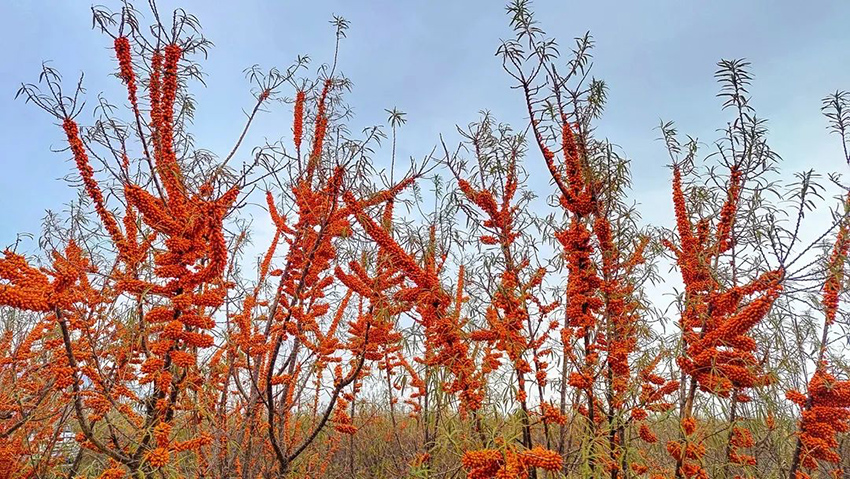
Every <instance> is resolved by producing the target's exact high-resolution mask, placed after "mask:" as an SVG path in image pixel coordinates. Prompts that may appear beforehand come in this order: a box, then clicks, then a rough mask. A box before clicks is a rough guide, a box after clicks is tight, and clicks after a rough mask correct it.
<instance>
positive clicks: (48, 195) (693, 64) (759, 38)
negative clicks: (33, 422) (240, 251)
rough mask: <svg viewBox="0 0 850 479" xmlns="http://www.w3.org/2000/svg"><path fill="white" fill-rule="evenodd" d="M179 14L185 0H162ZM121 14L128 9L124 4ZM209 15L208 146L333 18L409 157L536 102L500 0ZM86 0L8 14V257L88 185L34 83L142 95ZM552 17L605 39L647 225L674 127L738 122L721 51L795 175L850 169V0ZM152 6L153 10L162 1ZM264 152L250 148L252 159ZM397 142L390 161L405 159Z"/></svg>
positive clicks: (314, 51)
mask: <svg viewBox="0 0 850 479" xmlns="http://www.w3.org/2000/svg"><path fill="white" fill-rule="evenodd" d="M158 4H159V6H160V11H161V12H170V11H171V10H172V9H173V8H174V7H175V6H176V5H178V2H175V1H171V0H169V1H165V0H162V1H159V2H158ZM108 5H109V6H110V7H111V8H113V9H117V8H118V7H119V5H118V3H117V2H115V4H114V5H113V4H109V3H108ZM179 5H180V6H182V7H183V8H184V9H186V10H187V11H189V12H190V13H193V14H195V15H196V16H198V18H199V19H200V21H201V24H202V26H203V31H204V34H205V36H206V37H207V38H209V39H210V40H212V41H213V42H214V43H215V46H214V48H213V49H212V51H211V54H210V58H209V59H208V60H207V61H205V62H204V63H203V68H204V70H205V72H206V73H207V74H208V77H207V85H208V86H207V87H206V88H204V87H202V86H201V85H194V88H193V89H192V90H193V93H194V95H195V96H196V99H197V101H198V105H199V110H198V112H197V117H196V121H195V128H194V133H195V134H196V137H197V146H198V147H200V148H204V149H208V150H211V151H213V152H216V153H218V154H224V153H225V152H226V151H229V149H230V147H231V146H232V143H233V142H234V141H235V139H236V136H237V134H238V131H239V129H240V128H241V124H242V121H243V117H242V113H241V111H242V109H243V108H249V107H250V106H251V105H252V104H253V99H252V97H251V96H250V93H249V90H250V85H249V84H248V83H247V81H246V80H245V78H244V75H243V73H242V72H243V70H244V69H245V68H246V67H249V66H251V65H253V64H260V65H262V66H263V67H271V66H279V67H280V68H285V67H286V66H288V65H289V64H290V63H291V62H292V60H293V59H294V58H295V57H296V55H298V54H308V55H309V56H310V57H311V58H312V65H311V67H310V68H311V71H310V72H306V71H305V72H304V73H305V74H307V75H311V74H312V72H313V71H315V68H316V67H318V66H319V65H320V64H321V63H323V62H329V61H330V60H331V58H332V55H333V43H334V32H333V27H332V26H331V25H330V24H329V23H328V20H330V18H331V15H332V14H334V13H335V14H338V15H341V16H343V17H345V18H346V19H348V20H349V21H350V22H351V28H350V29H349V31H348V38H347V39H345V40H344V41H343V44H342V48H341V62H340V68H341V71H342V72H343V73H344V74H345V75H346V76H347V77H349V78H350V79H351V80H352V81H353V82H354V91H353V92H352V93H351V94H348V95H347V100H348V102H349V103H350V104H351V105H352V106H353V107H354V109H355V113H356V117H355V118H354V120H353V122H352V124H351V127H352V128H351V130H352V131H359V130H360V129H361V128H363V127H365V126H368V125H373V124H378V123H383V122H385V120H386V116H387V114H386V112H385V111H384V110H385V109H390V108H393V107H398V108H399V109H400V110H402V111H404V112H407V114H408V115H407V119H408V123H407V124H406V125H405V126H403V127H402V129H401V130H400V133H399V146H398V155H399V157H400V158H402V159H404V158H407V157H409V156H414V157H416V158H422V157H423V156H424V155H426V154H428V152H430V151H431V149H432V148H433V147H434V145H436V144H437V142H438V141H439V135H440V134H441V133H442V134H443V135H444V136H445V137H446V139H447V140H448V143H449V145H451V144H452V143H456V141H457V140H458V139H459V138H458V136H457V134H456V130H455V125H456V124H458V125H466V124H467V123H469V122H472V121H475V120H476V119H478V118H479V113H478V112H479V111H480V110H483V109H488V110H490V111H491V112H492V113H493V114H494V116H495V117H496V119H498V120H499V121H501V122H506V123H510V124H512V125H513V126H514V127H515V128H517V129H519V128H524V127H525V125H526V122H527V119H526V117H525V116H524V114H523V113H524V108H525V107H524V104H523V98H522V95H521V94H520V93H519V92H517V91H515V90H511V89H510V78H509V77H508V76H507V75H506V74H505V73H503V72H502V70H501V66H500V60H499V59H498V58H497V57H495V56H494V52H495V51H496V48H497V47H498V45H499V42H500V39H502V38H508V37H510V36H511V31H510V29H509V26H508V18H507V16H506V15H505V12H504V4H503V3H501V2H499V1H489V0H476V1H434V2H413V1H391V0H378V1H359V2H353V1H344V0H338V1H331V2H289V1H272V0H248V1H240V2H204V1H198V0H184V1H180V2H179ZM88 6H89V5H88V4H87V3H86V2H84V1H74V2H32V1H25V0H11V1H10V0H7V1H5V2H3V6H2V7H0V32H2V33H0V41H2V44H4V45H5V46H6V47H5V48H3V49H0V126H2V127H0V144H3V145H4V148H3V152H2V154H0V166H2V174H0V204H2V205H3V208H0V247H6V246H8V245H10V244H12V243H14V241H15V238H16V235H17V234H18V233H20V232H29V233H35V234H37V233H38V231H39V228H40V219H41V218H42V217H43V216H44V211H45V209H48V208H50V209H54V210H60V211H61V210H62V205H63V204H65V203H67V202H68V201H69V200H71V199H72V198H73V197H74V195H75V192H74V191H73V190H72V189H70V188H68V186H67V185H66V184H65V183H64V182H62V181H61V180H59V178H61V177H62V176H65V175H67V174H69V173H71V172H72V164H71V163H70V162H69V161H64V160H67V159H68V158H69V155H68V154H66V153H60V154H56V153H52V152H51V151H50V148H51V147H52V148H61V147H62V146H63V144H62V142H61V140H62V137H61V130H60V129H58V128H56V127H55V125H53V124H52V122H51V120H50V118H49V117H48V116H47V115H46V114H44V113H43V112H41V111H39V110H38V109H37V108H35V107H33V106H32V105H26V104H24V102H23V101H22V100H21V99H18V100H14V96H15V92H16V91H17V89H18V87H19V86H20V83H21V82H34V81H36V80H37V76H38V73H39V70H40V64H41V62H42V60H51V63H52V65H53V66H54V67H56V68H58V69H59V70H60V72H62V73H63V75H64V77H65V79H66V80H68V81H69V82H71V81H73V80H74V78H75V75H78V74H79V72H80V71H84V72H85V73H86V81H85V86H86V87H87V88H88V98H89V103H88V105H89V108H87V110H86V111H85V112H84V113H83V115H82V116H81V122H82V123H83V124H86V123H89V122H90V120H91V118H92V113H91V108H90V106H91V105H93V104H94V102H95V100H96V95H97V94H98V93H99V92H104V94H105V95H106V96H107V98H110V99H111V100H112V101H113V102H115V103H118V104H123V103H120V102H121V101H122V100H123V98H124V93H123V90H122V86H121V85H120V82H119V81H118V79H117V78H110V77H108V75H109V74H110V73H112V72H113V71H115V69H116V68H117V66H116V64H115V62H114V60H113V58H112V56H113V53H112V51H111V50H110V49H109V48H110V46H111V42H110V40H109V39H108V37H106V36H104V35H102V34H100V33H99V32H97V31H94V30H91V29H90V28H89V27H90V26H91V13H90V11H89V9H88ZM532 6H533V9H534V10H535V12H536V18H537V19H538V20H539V21H540V23H541V26H542V27H543V28H544V29H545V30H546V31H547V33H548V34H549V35H550V36H554V37H556V38H557V39H558V40H559V43H560V44H561V45H562V47H563V48H564V49H566V48H568V47H571V46H572V43H573V40H572V39H573V37H575V36H578V35H581V34H583V33H584V32H585V31H586V30H590V31H591V33H592V34H593V36H594V37H595V39H596V48H595V53H594V58H595V66H594V72H595V73H594V74H595V76H596V77H598V78H602V79H604V80H605V81H606V82H607V84H608V86H609V101H608V107H607V109H606V112H605V115H604V117H603V118H602V119H601V120H600V121H599V122H598V123H597V126H598V130H597V133H598V135H600V136H604V137H607V138H609V139H610V140H611V141H612V142H614V143H615V144H617V145H619V146H620V147H621V148H622V150H623V151H624V152H625V153H626V155H627V156H629V157H630V158H631V159H632V161H633V162H632V169H633V175H634V194H633V198H634V199H635V200H636V201H638V203H639V204H640V206H639V209H640V211H641V212H642V214H643V216H644V219H645V220H646V221H647V222H649V223H652V224H655V225H658V226H668V227H670V226H672V225H673V215H672V204H671V200H670V186H669V185H670V171H669V170H668V169H667V168H666V167H665V165H666V164H667V163H668V157H667V154H666V151H665V149H664V145H663V143H662V142H660V141H658V140H657V138H658V136H659V132H658V131H657V130H655V129H654V128H655V127H656V126H658V124H659V122H660V120H661V119H664V120H674V121H675V122H676V124H677V126H678V128H679V131H680V132H681V133H683V134H691V135H694V136H697V137H699V138H700V140H702V141H706V142H711V141H713V140H715V139H716V138H717V137H718V136H719V134H718V133H717V132H716V131H715V130H716V129H717V128H721V127H723V126H725V121H726V119H727V118H728V117H729V115H728V114H726V113H724V112H721V111H720V104H721V102H720V100H719V99H717V98H716V97H715V94H716V93H717V91H718V87H717V84H716V83H715V81H714V78H713V73H714V70H715V63H716V62H717V61H718V60H719V59H721V58H739V57H744V58H747V59H748V60H749V61H751V62H752V64H753V65H752V72H753V73H754V75H755V81H754V85H753V88H752V89H751V94H752V97H753V99H752V104H753V105H754V106H755V108H756V109H757V111H758V113H759V115H760V116H761V117H764V118H768V119H769V128H770V130H771V135H770V142H771V145H772V146H773V149H774V150H776V151H777V152H778V153H779V154H780V155H781V156H782V157H783V158H784V160H785V161H784V164H783V170H784V171H785V172H786V174H789V175H790V174H791V173H792V172H794V171H799V170H802V169H808V168H816V169H817V170H819V171H821V172H822V173H826V172H829V171H839V172H844V169H845V168H846V167H845V166H844V165H843V164H842V155H841V153H840V146H839V142H838V138H837V137H834V136H831V135H829V134H828V132H827V130H826V122H825V120H824V119H823V117H822V116H821V114H820V110H819V109H820V100H821V98H822V97H823V96H825V95H826V94H827V93H829V92H831V91H834V90H836V89H850V63H848V61H847V54H848V52H850V35H849V34H847V30H846V28H847V25H850V3H848V2H846V1H841V0H834V1H815V2H808V3H807V4H805V5H804V4H803V3H801V2H797V1H793V0H752V1H747V2H739V1H736V0H722V1H712V2H686V1H681V0H659V1H643V2H624V1H614V0H605V1H593V2H577V1H566V0H557V1H541V0H538V1H537V2H535V3H533V5H532ZM139 9H140V10H141V11H143V12H146V11H147V9H146V6H145V5H139ZM290 118H291V114H290V112H289V108H288V107H286V106H284V105H280V106H278V107H276V108H275V109H273V110H272V112H271V113H270V114H265V115H263V116H262V117H260V119H259V121H258V122H257V128H256V129H255V130H254V131H253V133H252V136H251V138H249V140H252V139H253V140H255V141H254V142H253V143H252V142H250V141H249V142H248V144H249V145H252V144H257V143H260V142H262V140H263V138H269V139H270V140H275V139H277V138H279V137H285V138H288V137H289V135H290V131H291V130H290ZM243 151H244V152H245V153H246V154H247V153H248V152H250V150H249V149H245V150H243ZM388 158H389V148H388V147H386V148H384V149H383V150H380V151H379V152H378V153H377V155H376V162H377V163H378V164H379V165H383V164H385V163H386V164H388ZM525 167H526V169H527V170H528V171H529V172H530V173H531V180H530V181H531V182H532V185H531V186H532V188H533V189H534V190H535V191H538V192H539V193H540V194H541V195H545V194H549V193H550V192H551V191H550V189H549V187H548V186H547V184H546V183H545V181H546V180H545V178H547V176H546V175H542V174H539V175H535V174H534V173H535V172H538V171H539V172H540V173H542V172H543V171H544V170H543V168H544V165H543V162H542V159H541V158H539V155H536V154H534V153H532V154H531V155H530V156H529V158H528V159H527V160H526V163H525Z"/></svg>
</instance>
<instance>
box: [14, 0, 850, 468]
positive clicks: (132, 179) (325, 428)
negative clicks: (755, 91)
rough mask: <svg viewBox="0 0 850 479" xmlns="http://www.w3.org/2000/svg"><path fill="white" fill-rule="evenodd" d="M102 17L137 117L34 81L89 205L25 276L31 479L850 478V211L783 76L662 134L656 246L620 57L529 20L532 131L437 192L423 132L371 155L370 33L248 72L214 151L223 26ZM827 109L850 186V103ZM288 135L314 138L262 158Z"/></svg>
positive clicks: (487, 148) (444, 150)
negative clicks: (716, 123)
mask: <svg viewBox="0 0 850 479" xmlns="http://www.w3.org/2000/svg"><path fill="white" fill-rule="evenodd" d="M92 11H93V16H94V22H93V24H94V26H95V28H96V29H98V30H100V31H101V32H102V33H103V35H104V37H105V38H108V39H109V41H108V46H109V48H110V49H111V56H112V58H111V60H112V61H113V62H114V68H115V72H116V73H115V78H113V79H110V81H113V82H115V83H116V84H120V85H121V86H122V87H123V89H124V90H123V92H122V94H121V97H120V98H118V99H114V100H113V101H115V102H116V103H115V104H112V103H110V102H109V100H107V99H106V98H105V97H103V96H102V97H100V98H99V99H98V100H99V101H98V102H97V105H96V106H94V107H92V106H86V103H85V98H86V96H87V95H86V92H85V90H84V88H83V84H82V78H80V80H79V81H78V82H70V83H69V82H67V81H66V80H64V79H63V78H62V77H61V76H60V75H59V73H58V72H57V71H56V70H54V69H52V68H51V67H49V66H47V65H45V66H44V67H43V70H42V72H41V75H40V76H39V81H38V82H37V83H35V84H27V83H25V84H23V85H22V87H21V90H20V91H19V96H22V97H23V98H25V99H26V100H27V101H29V102H31V103H33V104H34V105H35V106H36V107H37V108H40V109H41V110H43V111H44V112H46V113H47V114H48V116H50V117H52V118H53V119H54V120H55V121H56V123H57V125H58V127H59V128H60V129H61V132H59V131H58V132H57V134H58V135H59V136H58V137H59V138H61V141H62V142H63V144H64V146H65V149H64V150H63V154H64V155H66V156H68V157H70V158H71V159H72V165H73V166H72V168H73V172H74V173H73V175H72V176H73V181H72V183H73V185H74V187H75V188H78V189H79V191H80V196H79V199H78V200H77V201H75V202H74V203H73V204H72V205H71V208H70V211H71V214H70V215H68V217H67V218H64V217H60V216H58V215H50V216H48V218H47V220H46V222H45V228H44V233H43V235H42V237H41V238H40V241H39V248H34V251H26V245H25V244H24V243H20V244H19V243H18V242H16V243H15V245H14V246H12V247H9V248H7V249H6V250H4V251H3V253H2V257H0V319H1V320H2V322H0V477H3V478H5V477H10V478H42V477H69V478H78V477H92V478H94V477H99V478H108V479H118V478H123V477H129V478H136V479H142V478H179V477H204V478H220V479H225V478H228V479H229V478H236V477H238V478H243V479H248V478H252V479H253V478H258V477H262V478H272V477H274V478H284V477H287V478H290V477H291V478H295V477H298V478H324V477H351V478H361V477H362V478H367V477H368V478H372V477H386V478H397V477H420V478H425V477H427V478H452V477H469V478H476V479H484V478H503V479H507V478H534V479H537V478H561V477H570V478H573V477H575V478H578V477H582V478H584V477H605V478H610V479H618V478H623V479H626V478H653V479H660V478H715V477H717V478H738V477H741V478H755V477H788V478H790V479H802V478H812V477H843V476H842V474H843V475H846V474H847V473H848V472H847V471H848V470H849V469H850V448H848V443H847V438H848V436H847V432H848V430H850V379H848V377H847V371H848V364H847V361H846V353H847V350H846V347H845V346H844V342H842V341H841V340H842V339H843V337H844V336H846V327H847V320H846V311H845V308H844V307H843V305H844V303H845V300H846V299H847V298H846V296H847V288H846V285H847V278H846V276H845V268H846V263H847V253H848V249H850V232H848V228H850V219H848V216H850V215H848V212H850V194H848V193H847V192H846V191H845V190H843V189H842V187H841V183H840V181H839V179H838V178H837V177H832V178H831V179H832V180H834V181H832V183H834V184H833V185H831V186H829V187H827V186H824V185H822V184H821V183H820V180H819V177H818V176H817V174H815V173H814V172H811V171H809V172H804V173H801V174H798V175H796V176H795V177H794V179H791V180H789V179H788V177H787V176H786V175H783V173H782V171H781V165H782V163H781V158H780V157H779V155H778V154H777V153H776V152H774V151H773V150H772V149H771V148H770V146H769V143H768V130H767V127H766V124H765V122H764V120H762V119H760V118H759V117H758V116H757V115H756V113H755V109H754V107H753V103H754V101H753V100H752V98H751V96H750V93H749V89H750V88H751V83H752V73H751V66H750V65H749V63H747V62H745V61H743V60H722V61H720V62H719V63H718V71H717V74H716V77H717V79H718V82H719V85H720V93H719V95H718V96H719V98H720V99H721V101H722V109H723V111H724V112H727V113H728V114H729V117H730V120H729V123H728V125H727V126H726V127H724V128H723V129H722V130H721V133H720V138H719V139H718V140H717V141H716V142H715V144H714V145H713V148H714V149H715V151H713V152H711V153H709V154H706V155H703V154H702V150H701V144H700V143H699V142H697V141H696V139H694V138H690V137H688V138H687V139H686V140H682V137H681V136H680V135H679V134H678V132H677V130H676V128H675V127H674V124H673V123H672V122H667V123H662V124H661V125H660V127H659V130H660V132H661V136H662V140H663V142H664V145H665V146H666V149H667V152H668V155H669V158H668V159H667V160H665V161H668V160H669V165H668V166H669V169H670V192H669V193H670V205H671V207H672V208H671V209H672V215H671V217H670V218H669V221H668V222H667V223H664V224H655V225H649V224H646V222H645V221H644V220H642V219H641V217H640V215H639V212H640V210H641V208H643V207H645V206H649V207H652V206H653V205H637V204H635V203H634V200H633V199H632V198H633V196H632V191H631V181H632V180H631V176H630V164H631V162H630V160H629V158H628V157H627V156H626V155H625V153H624V152H622V151H621V150H620V149H619V148H617V147H616V146H615V145H614V144H613V143H611V142H609V141H607V140H604V139H602V138H601V136H600V135H597V134H596V130H595V128H596V123H597V120H598V118H599V117H600V116H601V115H602V114H603V111H604V108H605V106H606V100H607V92H608V87H607V85H606V84H605V83H604V81H602V80H599V79H596V78H594V77H593V76H592V75H591V53H592V48H593V39H592V37H590V35H589V34H585V35H584V36H580V37H578V38H577V39H576V40H575V44H574V45H573V47H572V48H571V49H570V53H569V54H567V49H566V48H565V47H564V46H559V44H558V43H557V42H556V41H555V40H554V39H553V38H551V37H549V36H548V35H547V34H546V33H545V31H544V30H543V29H542V27H541V24H540V23H538V21H537V20H536V19H535V17H534V14H533V12H532V10H531V7H530V4H529V3H528V2H527V1H524V0H517V1H515V2H513V3H511V4H509V5H508V8H507V12H508V17H509V25H510V27H511V28H512V29H513V32H514V36H513V37H512V38H509V39H508V40H506V41H504V42H502V43H501V45H500V46H499V47H498V49H497V55H498V56H499V58H500V59H501V60H502V62H503V67H504V70H505V73H506V74H507V75H508V77H509V78H510V79H511V80H512V81H513V82H514V84H513V86H514V87H515V91H516V92H517V95H518V97H519V98H520V99H521V100H522V103H523V109H522V115H523V117H524V120H523V122H524V123H522V124H520V125H518V126H514V127H511V126H510V125H507V124H504V123H499V122H498V121H497V120H496V119H495V118H494V116H493V115H492V114H490V113H486V112H485V113H483V114H482V115H481V117H480V118H479V119H478V120H477V121H475V122H473V123H471V124H469V125H467V126H466V127H463V128H458V129H457V131H458V135H459V137H458V138H457V143H458V145H457V147H456V148H454V147H450V146H449V141H447V140H445V139H441V141H440V147H441V148H440V149H435V150H434V151H433V152H432V153H431V154H429V155H427V156H426V157H425V158H424V159H423V160H421V161H412V162H411V164H410V166H409V167H407V168H402V167H400V166H399V164H400V163H401V162H399V161H397V158H396V145H397V142H398V141H402V140H403V139H404V136H403V133H404V132H403V128H402V127H403V125H404V124H405V122H406V121H407V117H406V115H405V113H404V112H402V111H400V110H398V109H392V110H386V111H387V113H388V115H389V116H388V118H387V122H386V123H387V124H386V125H379V126H375V127H371V128H367V129H365V130H364V131H363V133H362V134H359V135H355V134H352V133H351V132H350V131H349V128H348V124H349V119H350V116H351V109H350V108H349V106H348V105H347V104H346V103H345V98H346V95H347V94H348V93H347V92H348V90H350V89H352V82H351V80H349V79H348V78H346V77H344V76H343V75H342V74H341V73H339V72H340V71H341V70H340V68H339V67H338V66H339V65H338V64H339V63H340V62H344V61H345V58H344V55H342V56H341V57H338V55H337V54H338V53H339V52H340V45H341V42H342V40H343V39H344V38H345V33H346V30H347V29H348V28H349V25H348V22H347V21H346V20H345V19H343V18H341V17H334V20H333V25H334V28H335V35H336V40H337V44H336V49H335V53H334V56H333V58H332V61H330V62H329V63H327V64H323V65H321V66H319V67H318V68H316V69H310V68H309V65H308V61H307V58H306V57H297V58H296V59H295V61H294V62H293V63H292V64H291V65H290V66H289V67H288V68H286V69H285V70H280V69H277V68H271V69H269V70H263V69H261V68H260V67H258V66H254V67H251V68H249V69H247V70H246V77H247V80H248V81H249V82H250V84H251V85H252V89H251V94H252V103H251V105H250V106H249V108H247V109H246V113H247V115H246V117H245V119H244V123H243V124H242V126H240V127H239V128H237V130H236V131H235V132H233V138H234V144H233V146H232V147H230V148H227V149H225V150H224V151H219V152H212V151H208V150H206V149H204V148H203V146H202V145H203V143H204V142H205V139H203V138H195V137H194V136H193V135H192V133H191V132H192V127H193V120H194V115H195V112H196V111H198V110H197V106H196V105H195V100H194V98H193V96H192V95H191V93H190V92H191V91H193V89H195V88H198V87H199V83H201V80H202V79H203V74H202V70H201V60H202V58H203V57H204V56H205V54H206V52H207V50H208V49H209V48H211V47H212V44H211V43H210V42H209V41H208V40H207V39H205V38H204V37H203V35H202V34H201V30H200V24H199V21H198V19H197V18H196V17H195V16H193V15H191V14H189V13H187V12H185V11H183V10H179V9H178V10H177V11H175V12H173V14H171V15H165V14H164V12H160V11H159V10H158V8H157V6H156V4H155V3H153V2H151V3H150V4H149V5H148V7H147V9H146V11H145V12H144V13H143V12H141V11H138V10H136V7H135V6H134V5H133V4H132V3H131V2H126V3H123V4H121V5H120V6H119V9H118V10H117V11H115V12H112V11H110V10H108V9H107V8H105V7H95V8H93V10H92ZM146 22H150V23H152V25H148V24H147V23H146ZM225 40H226V39H225ZM87 81H89V80H87ZM815 107H817V106H815ZM376 108H377V106H376ZM822 109H823V112H824V113H825V116H826V122H827V123H826V124H827V126H828V127H829V128H830V129H831V130H832V131H833V132H835V133H836V134H837V136H839V137H840V140H841V142H842V146H843V147H844V148H843V151H844V155H845V157H846V158H845V160H846V161H847V162H848V163H850V156H847V153H846V151H847V143H848V141H850V130H849V129H850V94H848V93H846V92H841V91H838V92H836V93H834V94H832V95H830V96H828V97H827V98H825V99H824V102H823V105H822ZM90 115H93V118H94V120H93V123H92V124H90V125H89V124H85V122H84V121H83V120H82V119H83V118H87V117H89V116H90ZM272 115H275V116H276V115H283V117H284V118H285V122H286V124H287V125H289V124H291V134H290V132H289V131H288V130H287V131H286V132H284V133H283V134H281V139H280V140H278V141H275V142H268V141H266V142H265V143H261V144H259V145H258V146H256V147H254V148H253V149H250V148H249V147H248V146H247V144H248V143H251V142H253V141H255V140H256V138H255V136H254V135H252V132H253V131H254V128H255V127H256V125H257V124H258V123H260V122H264V121H267V118H268V116H272ZM222 124H224V122H223V123H222ZM384 139H390V140H391V148H390V149H389V151H386V149H385V148H380V146H381V142H382V140H384ZM437 151H440V153H437ZM397 163H398V164H397ZM839 163H843V162H839ZM58 169H59V166H57V170H58ZM532 177H533V178H532ZM540 178H543V179H544V180H545V181H544V182H543V183H545V185H546V186H545V187H543V188H542V189H541V188H540V187H537V186H534V187H533V185H535V184H538V183H540V182H539V181H537V180H539V179H540ZM831 189H835V190H837V191H839V194H838V195H836V198H837V199H836V201H835V203H836V204H837V205H838V207H837V208H836V209H835V211H834V212H833V214H832V217H831V218H829V219H828V220H823V218H820V219H818V218H819V217H817V215H814V214H813V213H811V212H812V210H814V209H815V208H816V207H818V208H820V211H824V210H825V209H827V208H828V207H829V206H830V201H831V200H830V199H829V194H828V193H826V192H827V191H831ZM260 225H262V226H260ZM811 231H817V233H816V235H815V237H809V236H810V235H809V233H810V232H811ZM658 291H664V292H667V293H671V294H669V295H664V294H659V293H658Z"/></svg>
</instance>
